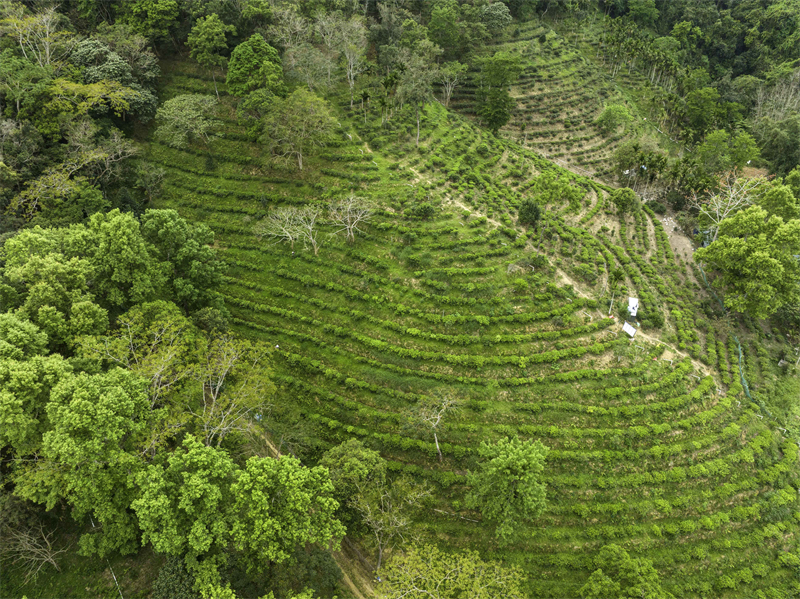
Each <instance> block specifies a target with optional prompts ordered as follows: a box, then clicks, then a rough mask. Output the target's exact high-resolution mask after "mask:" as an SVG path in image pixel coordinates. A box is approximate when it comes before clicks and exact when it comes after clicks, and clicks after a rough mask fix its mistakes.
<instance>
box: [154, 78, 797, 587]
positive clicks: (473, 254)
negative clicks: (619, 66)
mask: <svg viewBox="0 0 800 599" xmlns="http://www.w3.org/2000/svg"><path fill="white" fill-rule="evenodd" d="M164 66H165V74H166V76H165V85H166V88H165V90H164V92H165V93H164V94H163V97H164V98H168V97H169V96H170V95H174V94H176V93H185V92H187V91H192V92H196V91H205V92H206V93H210V92H211V91H212V90H213V86H212V83H211V81H210V79H206V78H205V77H204V76H203V75H202V74H200V73H199V72H198V71H196V70H195V69H194V68H193V67H192V66H191V65H188V64H186V63H180V62H177V63H170V64H165V65H164ZM576 68H583V67H581V66H577V67H576ZM581 101H582V100H576V101H575V103H576V104H578V103H579V102H581ZM539 104H540V105H541V110H542V111H546V106H547V100H545V99H541V100H540V101H539ZM543 114H544V112H543ZM569 114H570V115H571V114H572V113H569ZM576 114H577V113H576ZM581 114H583V113H581ZM221 116H222V117H223V119H224V123H225V126H224V136H223V137H222V138H220V139H218V140H215V141H214V142H212V144H211V149H210V151H208V152H206V150H204V149H202V148H197V149H194V150H191V151H178V150H173V149H170V148H167V147H165V146H162V145H159V144H157V143H154V142H151V143H150V144H149V147H148V153H149V156H150V159H151V160H153V161H158V162H160V163H161V164H163V165H164V166H165V168H166V169H167V171H168V175H167V178H166V180H165V183H166V192H165V195H164V197H163V198H162V199H161V200H159V202H158V207H173V208H176V209H178V210H179V212H180V213H181V214H182V215H183V216H186V217H190V218H192V219H196V220H198V221H202V222H205V223H207V224H208V225H209V226H210V227H211V228H212V229H213V230H214V231H215V232H216V234H217V244H218V246H219V247H220V248H221V249H223V256H224V259H225V260H226V262H227V263H228V265H229V267H230V269H229V272H228V277H227V279H226V285H225V286H224V289H223V292H222V293H223V295H224V298H225V301H226V304H227V306H228V308H229V310H230V312H231V314H232V317H233V323H234V325H235V328H236V330H237V331H239V332H241V333H243V334H246V335H249V336H252V337H255V338H259V339H262V340H265V341H267V342H268V343H270V344H271V345H273V346H274V347H275V351H274V355H273V362H274V367H275V370H276V373H277V374H276V384H277V385H278V387H279V395H278V397H276V398H275V401H274V404H275V408H274V413H273V415H272V420H271V422H270V423H268V424H267V427H268V428H270V430H275V429H276V428H277V425H275V423H276V422H277V423H280V424H284V425H289V426H288V428H289V429H290V430H292V431H294V433H293V436H291V435H290V437H291V438H289V439H288V441H289V442H291V443H292V445H291V447H292V448H293V449H295V450H296V451H298V452H300V453H301V454H302V455H304V456H307V457H308V459H314V458H315V457H317V456H318V455H319V454H320V452H321V451H323V450H325V449H327V448H329V447H331V446H332V445H334V444H337V443H339V442H341V441H343V440H345V439H347V438H350V437H354V436H355V437H359V438H361V439H362V440H363V441H364V442H365V443H366V444H367V445H369V446H371V447H374V448H376V449H378V450H380V452H381V454H382V455H383V456H384V457H385V458H386V459H387V460H388V461H389V464H390V468H391V470H393V471H394V472H397V473H400V472H402V473H407V474H409V475H411V476H413V477H415V478H417V479H418V480H421V481H428V482H430V484H432V485H433V487H434V488H435V490H436V493H435V497H436V500H435V505H434V506H432V508H431V509H429V510H428V511H427V512H426V515H425V516H424V517H422V518H420V519H419V520H418V521H417V522H416V523H415V530H416V532H417V533H418V534H419V535H420V536H421V537H422V538H426V539H429V540H432V541H435V542H437V543H439V544H440V545H442V546H443V547H447V548H450V549H465V548H470V549H475V550H478V551H480V553H481V555H482V556H483V557H485V558H492V559H499V560H502V561H504V562H506V563H509V564H517V565H519V566H521V567H522V568H523V569H524V571H525V573H526V574H527V575H528V580H527V582H526V590H527V592H528V593H529V594H530V596H532V597H576V596H577V595H578V589H580V587H581V586H582V585H583V584H584V583H585V581H586V579H587V578H588V576H589V574H590V572H591V570H592V569H593V567H592V558H593V556H594V555H595V554H596V553H597V551H598V550H599V549H600V548H601V547H602V546H603V545H605V544H607V543H611V542H615V543H618V544H621V545H623V546H624V547H626V548H627V549H628V550H630V551H635V552H636V555H637V556H643V557H647V558H650V559H652V560H653V562H654V565H655V567H656V568H657V569H658V570H659V572H660V574H661V577H662V580H663V582H664V584H665V586H666V588H667V589H668V590H669V591H670V592H672V593H673V594H675V595H676V596H679V597H697V596H709V595H710V596H718V597H743V596H747V597H756V596H769V597H786V596H789V594H790V593H791V592H797V590H798V583H797V580H796V577H795V571H796V564H797V563H798V561H799V560H798V557H797V544H798V535H797V514H798V511H797V509H798V504H797V494H796V492H794V491H793V489H792V487H791V486H789V485H790V483H793V484H797V457H798V453H797V448H796V446H795V445H794V444H792V443H789V442H788V441H787V440H786V439H784V438H783V437H782V435H781V433H780V431H779V430H776V427H775V426H774V424H772V423H770V421H769V419H768V418H767V419H763V418H762V417H761V414H759V410H758V407H757V406H756V405H754V404H751V403H749V402H748V401H747V400H746V398H745V397H744V396H743V394H742V387H741V385H740V384H739V377H738V372H737V371H736V356H735V355H734V353H733V350H734V348H735V345H734V343H733V341H734V340H733V338H732V337H729V336H728V335H727V334H723V333H721V332H720V329H719V328H717V329H716V330H715V328H714V327H708V326H707V325H708V323H707V322H706V324H705V326H698V323H699V321H700V320H701V317H700V315H702V314H703V307H702V306H701V301H700V299H699V297H698V294H697V291H698V289H699V287H698V284H697V282H696V280H695V279H694V278H693V276H692V274H691V273H690V272H688V271H687V269H686V267H685V265H683V264H680V262H679V258H677V257H676V256H674V255H673V252H672V249H671V247H670V244H669V240H668V232H666V231H665V230H664V228H663V226H662V224H661V222H660V221H659V219H658V218H654V215H653V214H652V213H650V212H648V211H647V209H645V210H644V211H641V212H639V213H637V214H636V215H635V216H632V217H628V218H627V220H625V219H622V220H620V218H619V217H618V216H617V215H616V214H615V212H614V211H613V210H612V209H611V206H610V203H609V202H608V201H607V191H606V188H604V187H603V186H601V185H599V184H596V183H594V182H593V181H590V180H588V179H585V178H582V177H580V176H577V175H573V174H571V173H569V172H567V171H563V170H562V169H560V168H559V167H557V166H555V165H553V164H551V163H548V162H547V161H545V160H543V159H541V158H540V157H539V156H537V155H536V154H534V153H533V152H531V151H529V150H527V149H525V148H523V147H521V146H520V145H518V144H516V143H514V142H512V141H507V140H504V139H494V138H491V136H489V135H488V134H487V133H485V132H482V131H480V130H479V129H477V128H476V127H474V126H473V125H472V124H471V122H470V121H469V120H468V119H465V118H464V117H461V116H459V115H457V114H453V113H447V112H446V111H445V110H444V109H443V108H442V107H440V106H437V105H434V106H429V107H428V108H427V110H426V114H425V121H424V123H423V124H424V126H425V129H424V131H423V133H424V135H423V140H422V144H421V147H420V148H419V150H417V149H415V148H414V146H413V137H412V135H411V126H410V125H407V123H410V122H411V121H410V119H408V120H406V121H404V120H403V119H404V116H406V115H404V114H403V113H401V114H398V115H395V118H394V119H393V120H391V121H390V122H389V124H388V125H387V126H386V127H381V126H380V125H379V120H380V119H379V117H378V116H377V114H376V113H375V112H368V113H367V114H366V116H365V115H364V114H362V112H361V111H360V110H356V111H353V112H352V113H350V112H349V111H348V110H346V109H344V108H343V109H342V111H341V114H340V118H341V125H342V129H341V131H340V132H339V135H338V139H339V141H338V142H337V144H335V145H333V146H330V147H328V148H325V149H324V150H323V151H322V152H321V153H320V155H318V156H317V157H312V158H311V159H310V160H308V166H307V168H306V170H305V171H303V172H302V173H298V172H297V171H294V170H280V171H278V170H275V169H273V168H271V167H270V166H268V165H266V164H265V161H264V159H263V157H262V156H261V153H260V150H259V148H258V147H257V146H256V145H255V144H251V143H249V142H248V141H247V137H246V135H245V132H244V131H243V130H242V128H241V127H239V126H238V125H237V124H236V121H235V111H234V110H233V108H232V103H231V102H230V101H229V99H227V98H226V97H225V96H224V95H223V101H222V107H221ZM570 118H572V117H571V116H570ZM580 118H581V119H582V120H583V122H584V124H585V122H586V120H587V119H589V112H586V113H585V115H584V116H582V117H580ZM542 120H543V122H544V121H546V120H547V118H546V117H543V118H542ZM365 121H366V125H365ZM541 126H542V127H545V125H544V124H542V125H541ZM542 130H543V131H544V129H542ZM598 147H599V142H598ZM597 152H598V153H597V155H596V156H597V161H598V162H597V163H596V164H597V165H598V166H599V165H600V164H601V163H602V160H603V159H604V158H605V157H606V156H607V154H606V153H605V152H606V150H604V149H598V151H597ZM545 172H551V173H555V174H558V175H559V176H562V177H569V178H571V179H573V180H574V183H575V185H578V186H582V187H583V189H584V190H585V192H586V193H585V195H584V198H583V200H581V201H580V202H578V203H573V205H571V206H570V205H568V204H563V203H552V204H550V205H548V206H547V207H546V210H545V211H544V212H545V215H546V217H545V220H544V222H543V223H542V225H541V226H540V229H539V231H538V232H537V231H530V232H527V231H522V230H521V229H518V228H516V227H515V226H514V220H515V219H514V215H515V207H516V206H517V205H518V204H519V202H520V200H521V198H523V197H524V196H525V195H526V192H527V190H528V189H529V188H530V186H531V185H532V184H533V183H534V180H535V178H534V177H533V176H534V175H536V174H541V173H545ZM347 193H355V194H358V195H363V196H366V197H369V198H372V199H373V200H375V201H376V202H378V203H379V205H380V209H379V210H378V211H377V215H376V218H375V219H374V221H373V223H372V224H371V225H370V226H369V227H368V233H367V234H366V235H364V236H361V237H359V238H357V241H356V243H355V244H354V245H348V244H346V243H345V242H344V241H343V240H342V239H341V238H339V237H334V236H331V237H327V236H325V238H324V243H323V246H322V248H321V249H320V251H319V255H318V256H315V255H314V254H313V253H312V252H310V251H305V250H303V249H302V248H300V247H295V248H294V251H293V250H292V249H291V248H290V247H289V246H287V245H271V244H270V243H269V242H267V241H266V240H259V239H257V238H256V237H255V235H254V233H253V225H254V224H255V223H256V222H257V221H258V220H259V219H260V218H262V217H263V216H264V215H265V214H266V212H267V210H268V209H270V208H271V207H273V206H279V205H284V204H290V203H301V204H302V203H314V204H324V203H326V202H328V201H329V200H330V199H331V198H335V197H340V196H341V195H344V194H347ZM422 203H429V204H431V205H433V206H434V207H435V214H434V216H433V217H431V218H428V219H421V218H417V217H415V216H413V207H414V206H419V205H420V204H422ZM326 232H331V233H332V230H326ZM681 258H682V257H681ZM688 258H690V257H688ZM617 268H622V269H623V270H624V272H625V278H624V281H623V282H622V284H621V287H620V288H618V289H617V290H616V297H617V298H622V302H618V303H615V304H614V306H613V308H612V310H611V314H612V315H614V316H616V319H612V318H609V317H608V312H609V309H608V304H607V302H606V299H607V298H608V297H609V293H610V290H609V288H608V273H609V272H611V271H613V270H614V269H617ZM627 295H630V296H635V297H638V298H640V300H641V302H642V305H643V309H642V316H643V317H644V318H646V319H647V320H648V322H649V324H650V325H652V326H653V328H649V329H644V328H642V329H640V333H637V336H636V337H635V339H634V340H633V341H630V340H628V339H627V338H626V336H625V335H624V334H622V333H621V332H620V328H621V327H620V325H619V322H618V321H619V316H620V312H619V306H620V305H622V304H623V303H624V301H625V298H626V297H627ZM661 321H663V322H664V324H663V327H660V328H659V327H658V324H659V322H661ZM642 322H643V323H644V322H645V321H644V320H643V321H642ZM701 360H702V361H701ZM435 394H449V395H452V396H455V397H458V398H459V399H460V400H461V402H462V407H461V409H460V411H459V412H458V413H457V414H456V415H455V416H454V417H453V418H451V419H450V420H449V421H448V422H446V424H445V425H444V428H443V431H442V434H441V440H442V441H443V444H442V451H443V454H444V460H443V461H442V462H441V463H440V462H439V461H438V460H437V457H436V455H437V454H436V449H435V446H434V443H433V439H432V438H431V437H430V436H429V435H425V434H423V433H420V432H417V431H414V430H412V429H411V428H410V427H409V426H408V422H409V409H410V408H411V407H412V406H413V405H414V404H415V403H416V402H418V401H419V400H420V398H422V397H424V396H430V395H435ZM514 434H519V435H520V436H522V437H525V438H534V439H541V440H542V442H543V443H544V444H545V445H547V446H548V447H550V448H551V451H550V454H549V456H548V461H547V467H546V470H545V477H544V479H545V482H546V484H547V488H548V491H547V493H548V508H547V510H546V511H545V513H544V514H543V515H542V517H541V518H539V519H538V521H537V522H536V524H535V526H532V527H530V529H528V530H526V531H525V535H524V538H525V539H526V540H525V541H524V542H519V543H517V544H515V545H512V546H511V547H508V548H502V549H501V548H500V547H499V546H498V545H497V543H496V541H495V540H494V535H493V530H492V528H491V526H489V525H488V524H485V523H481V522H476V520H479V516H478V515H477V514H475V513H473V512H470V511H468V510H466V509H465V508H464V505H463V498H464V494H465V473H466V471H467V470H469V469H472V468H474V466H475V463H476V462H475V448H476V446H477V444H478V443H479V442H481V441H484V440H494V439H497V438H499V437H502V436H504V435H514ZM276 441H277V442H280V441H283V439H276ZM367 548H368V545H367Z"/></svg>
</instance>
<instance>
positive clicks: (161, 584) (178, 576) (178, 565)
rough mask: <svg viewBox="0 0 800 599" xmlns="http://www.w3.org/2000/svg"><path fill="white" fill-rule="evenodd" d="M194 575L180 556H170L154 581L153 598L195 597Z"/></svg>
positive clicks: (191, 598)
mask: <svg viewBox="0 0 800 599" xmlns="http://www.w3.org/2000/svg"><path fill="white" fill-rule="evenodd" d="M195 596H196V595H195V591H194V577H193V576H192V575H191V574H189V572H188V571H187V570H186V564H185V563H184V561H183V560H182V559H181V558H179V557H174V556H169V557H167V560H166V561H165V562H164V565H163V566H161V569H160V570H159V571H158V577H157V578H156V580H155V582H154V583H153V594H152V597H153V599H194V597H195Z"/></svg>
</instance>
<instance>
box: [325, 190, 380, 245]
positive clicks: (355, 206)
mask: <svg viewBox="0 0 800 599" xmlns="http://www.w3.org/2000/svg"><path fill="white" fill-rule="evenodd" d="M372 215H373V210H372V206H371V205H370V204H368V203H367V202H366V201H365V200H364V199H363V198H358V197H356V196H353V195H351V196H348V197H346V198H344V199H341V200H336V201H335V202H333V203H332V204H331V205H330V207H329V208H328V218H329V219H330V221H331V223H333V224H334V225H336V226H338V227H340V228H339V229H338V230H337V231H336V233H341V232H342V231H344V232H345V234H346V239H347V241H349V242H350V243H353V242H354V241H355V240H356V236H355V233H356V232H359V233H363V231H362V230H361V229H359V228H358V225H360V224H366V223H368V222H369V221H370V220H371V219H372Z"/></svg>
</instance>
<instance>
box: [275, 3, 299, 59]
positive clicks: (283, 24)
mask: <svg viewBox="0 0 800 599" xmlns="http://www.w3.org/2000/svg"><path fill="white" fill-rule="evenodd" d="M272 20H273V23H274V24H273V25H271V26H270V27H269V34H270V36H271V37H272V38H274V39H275V40H276V41H277V42H278V43H279V44H280V45H281V46H283V47H284V48H285V49H287V50H289V49H290V48H294V47H295V46H298V45H300V44H302V43H303V42H305V41H306V40H307V39H308V35H309V26H308V23H307V22H306V20H305V19H304V18H303V16H302V15H301V14H300V13H298V12H297V9H296V8H295V7H293V6H291V5H286V6H273V7H272Z"/></svg>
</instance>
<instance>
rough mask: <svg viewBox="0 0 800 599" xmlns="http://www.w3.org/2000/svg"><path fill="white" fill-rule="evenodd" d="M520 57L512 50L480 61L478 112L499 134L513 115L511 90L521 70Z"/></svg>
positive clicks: (496, 53)
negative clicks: (509, 88) (509, 90)
mask: <svg viewBox="0 0 800 599" xmlns="http://www.w3.org/2000/svg"><path fill="white" fill-rule="evenodd" d="M522 68H523V67H522V63H521V60H520V57H519V56H518V55H516V54H512V53H510V52H495V54H494V55H493V56H490V57H487V58H485V59H483V61H482V62H481V75H480V94H479V99H478V107H477V111H476V112H477V114H478V116H479V117H481V120H482V121H483V122H484V123H485V124H486V126H487V127H489V129H490V130H491V131H492V132H493V133H494V134H495V135H496V134H497V132H498V130H499V129H500V128H501V127H502V126H504V125H505V124H506V123H507V122H508V120H509V119H510V118H511V112H512V110H513V109H514V107H515V106H516V102H515V101H514V99H513V98H512V97H511V95H510V94H509V93H508V87H509V86H510V85H513V84H514V83H515V82H516V80H517V78H518V77H519V75H520V73H521V72H522Z"/></svg>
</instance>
